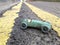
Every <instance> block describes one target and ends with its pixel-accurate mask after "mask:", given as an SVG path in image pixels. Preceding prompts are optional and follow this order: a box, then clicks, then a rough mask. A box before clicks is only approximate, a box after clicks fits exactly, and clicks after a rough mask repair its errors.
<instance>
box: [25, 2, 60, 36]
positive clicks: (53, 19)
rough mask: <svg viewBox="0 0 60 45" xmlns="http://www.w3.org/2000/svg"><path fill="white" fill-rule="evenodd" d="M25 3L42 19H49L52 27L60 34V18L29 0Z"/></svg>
mask: <svg viewBox="0 0 60 45" xmlns="http://www.w3.org/2000/svg"><path fill="white" fill-rule="evenodd" d="M25 4H26V5H27V6H28V7H29V8H30V9H31V10H32V11H33V12H34V13H35V14H36V15H37V16H38V17H39V18H41V19H43V20H45V21H48V22H50V23H51V24H52V27H53V29H54V30H55V31H57V33H58V35H59V36H60V18H59V17H57V16H55V15H53V14H51V13H48V12H46V11H44V10H42V9H40V8H37V7H35V6H33V5H31V4H29V3H27V2H25Z"/></svg>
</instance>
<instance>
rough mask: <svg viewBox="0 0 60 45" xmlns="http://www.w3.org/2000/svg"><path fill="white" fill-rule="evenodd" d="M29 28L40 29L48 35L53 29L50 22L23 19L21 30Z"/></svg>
mask: <svg viewBox="0 0 60 45" xmlns="http://www.w3.org/2000/svg"><path fill="white" fill-rule="evenodd" d="M27 27H34V28H40V29H41V30H42V32H44V33H47V32H48V31H50V30H51V29H52V26H51V24H50V23H49V22H44V21H40V20H32V19H22V20H21V25H20V28H21V29H26V28H27Z"/></svg>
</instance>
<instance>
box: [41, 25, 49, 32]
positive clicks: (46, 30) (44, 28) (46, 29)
mask: <svg viewBox="0 0 60 45" xmlns="http://www.w3.org/2000/svg"><path fill="white" fill-rule="evenodd" d="M41 31H42V32H43V33H48V32H49V31H50V30H49V28H48V27H46V26H42V27H41Z"/></svg>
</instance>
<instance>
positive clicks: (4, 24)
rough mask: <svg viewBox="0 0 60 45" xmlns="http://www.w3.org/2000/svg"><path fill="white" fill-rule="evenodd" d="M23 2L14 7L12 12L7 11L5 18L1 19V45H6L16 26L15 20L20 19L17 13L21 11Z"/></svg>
mask: <svg viewBox="0 0 60 45" xmlns="http://www.w3.org/2000/svg"><path fill="white" fill-rule="evenodd" d="M21 5H22V2H20V3H19V4H18V5H17V6H14V7H13V8H12V9H11V10H7V11H6V12H5V13H4V14H3V17H1V18H0V45H6V43H7V40H8V38H9V37H10V32H11V31H12V27H13V26H14V23H15V19H16V18H17V17H18V14H17V12H19V11H20V9H21Z"/></svg>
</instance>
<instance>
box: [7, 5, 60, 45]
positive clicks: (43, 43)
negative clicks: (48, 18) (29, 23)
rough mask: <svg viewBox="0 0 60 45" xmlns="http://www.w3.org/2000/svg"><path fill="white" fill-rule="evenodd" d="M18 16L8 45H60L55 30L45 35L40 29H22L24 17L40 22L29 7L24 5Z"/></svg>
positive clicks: (59, 38)
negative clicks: (21, 21) (21, 23)
mask: <svg viewBox="0 0 60 45" xmlns="http://www.w3.org/2000/svg"><path fill="white" fill-rule="evenodd" d="M18 14H19V17H18V18H16V19H15V23H14V27H13V28H12V29H13V30H12V32H11V36H10V38H9V39H8V40H7V45H60V37H58V35H57V33H56V32H55V31H54V30H51V31H50V32H49V33H47V34H44V33H42V32H41V31H40V30H39V29H34V28H28V29H26V30H21V29H20V19H21V18H22V17H24V18H30V19H37V20H40V18H38V17H37V16H36V14H34V13H33V12H32V10H30V9H29V8H28V6H26V5H25V4H23V5H22V8H21V11H20V12H18Z"/></svg>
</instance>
